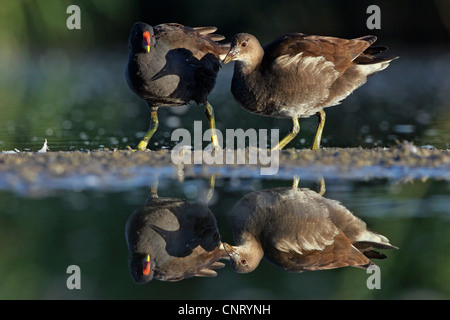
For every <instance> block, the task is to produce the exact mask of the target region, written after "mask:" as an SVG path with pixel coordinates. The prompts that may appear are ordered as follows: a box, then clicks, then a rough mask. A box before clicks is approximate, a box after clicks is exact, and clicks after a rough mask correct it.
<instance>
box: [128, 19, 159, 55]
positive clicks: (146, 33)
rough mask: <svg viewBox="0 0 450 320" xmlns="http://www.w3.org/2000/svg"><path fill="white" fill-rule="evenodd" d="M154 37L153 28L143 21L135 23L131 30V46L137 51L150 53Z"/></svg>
mask: <svg viewBox="0 0 450 320" xmlns="http://www.w3.org/2000/svg"><path fill="white" fill-rule="evenodd" d="M153 38H154V33H153V28H152V27H151V26H150V25H148V24H146V23H143V22H137V23H135V24H134V26H133V28H132V29H131V32H130V39H129V46H130V49H131V50H132V51H133V52H135V53H138V52H146V53H149V52H150V50H151V47H152V39H153Z"/></svg>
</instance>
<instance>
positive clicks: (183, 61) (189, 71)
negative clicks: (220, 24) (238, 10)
mask: <svg viewBox="0 0 450 320" xmlns="http://www.w3.org/2000/svg"><path fill="white" fill-rule="evenodd" d="M214 31H216V28H215V27H199V28H190V27H187V26H183V25H181V24H177V23H168V24H160V25H157V26H155V27H152V26H150V25H148V24H146V23H142V22H138V23H136V24H135V25H134V26H133V28H132V30H131V33H130V38H129V56H128V64H127V68H126V79H127V82H128V85H129V87H130V88H131V90H132V91H133V92H134V93H136V94H137V95H138V96H139V97H141V98H142V99H144V100H145V101H146V102H147V105H148V106H149V108H150V111H151V115H152V120H151V124H150V129H149V131H148V132H147V134H146V135H145V137H144V138H143V140H142V141H141V142H140V143H139V145H138V147H137V149H139V150H145V149H146V147H147V145H148V142H149V140H150V138H151V137H152V135H153V134H154V133H155V131H156V129H157V126H158V116H157V110H158V108H159V107H164V106H181V105H185V104H188V103H189V102H190V101H195V102H196V103H197V104H203V105H205V107H206V115H207V117H208V120H209V122H210V126H211V129H212V130H213V132H212V141H213V144H214V146H217V137H216V136H215V133H214V129H215V122H214V111H213V108H212V106H211V105H210V104H209V102H208V95H209V93H210V92H211V91H212V89H213V88H214V85H215V80H216V77H217V73H218V72H219V69H220V59H221V57H223V56H224V54H225V53H226V51H227V49H228V48H229V47H227V46H225V45H221V44H219V43H217V42H216V41H219V40H222V39H224V37H223V36H220V35H216V34H212V33H213V32H214Z"/></svg>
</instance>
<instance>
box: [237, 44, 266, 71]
mask: <svg viewBox="0 0 450 320" xmlns="http://www.w3.org/2000/svg"><path fill="white" fill-rule="evenodd" d="M263 57H264V49H263V48H262V47H261V46H257V47H256V48H255V49H254V50H253V51H252V53H251V56H249V57H247V58H246V59H243V60H238V61H236V63H235V65H234V68H235V71H238V72H241V73H243V74H244V75H247V74H250V73H252V72H255V71H257V70H258V68H259V66H260V65H261V62H262V60H263Z"/></svg>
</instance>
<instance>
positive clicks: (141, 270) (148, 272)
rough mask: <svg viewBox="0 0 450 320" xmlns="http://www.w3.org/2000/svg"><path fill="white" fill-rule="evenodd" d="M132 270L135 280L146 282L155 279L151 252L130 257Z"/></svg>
mask: <svg viewBox="0 0 450 320" xmlns="http://www.w3.org/2000/svg"><path fill="white" fill-rule="evenodd" d="M130 272H131V276H132V277H133V280H134V282H136V283H137V284H144V283H146V282H149V281H151V280H152V279H153V274H154V268H153V267H152V261H151V259H150V255H149V254H138V255H134V256H132V257H131V259H130Z"/></svg>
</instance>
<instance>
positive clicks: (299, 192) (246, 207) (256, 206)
mask: <svg viewBox="0 0 450 320" xmlns="http://www.w3.org/2000/svg"><path fill="white" fill-rule="evenodd" d="M297 184H298V181H297V182H296V183H294V187H293V188H275V189H269V190H262V191H256V192H252V193H250V194H248V195H246V196H245V197H243V198H242V199H241V200H240V201H239V202H238V203H237V204H236V205H235V207H234V208H233V211H232V213H231V226H232V229H233V236H234V241H235V245H234V246H232V245H230V244H228V243H223V246H224V249H225V250H226V251H227V252H228V254H229V256H230V260H231V263H232V266H233V268H234V269H235V270H236V271H237V272H239V273H248V272H251V271H253V270H254V269H255V268H256V267H257V266H258V265H259V263H260V261H261V259H262V258H263V257H264V258H265V259H267V260H268V261H270V262H271V263H273V264H274V265H276V266H278V267H280V268H281V269H283V270H286V271H290V272H303V271H307V270H309V271H313V270H326V269H333V268H340V267H346V266H352V267H358V268H368V267H369V266H371V265H373V264H374V263H373V262H372V261H371V260H370V258H378V259H382V258H386V256H385V255H384V254H382V253H379V252H377V251H374V250H373V249H374V248H378V249H396V247H394V246H392V245H391V244H390V243H389V240H388V239H387V238H386V237H384V236H382V235H380V234H377V233H375V232H372V231H369V230H368V229H367V226H366V224H365V223H364V222H363V221H362V220H361V219H359V218H357V217H356V216H354V215H353V214H352V213H351V212H350V211H349V210H348V209H347V208H345V207H344V206H343V205H342V204H341V203H339V202H338V201H335V200H331V199H327V198H324V197H323V196H322V195H321V194H319V193H317V192H315V191H312V190H310V189H306V188H298V186H297Z"/></svg>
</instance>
